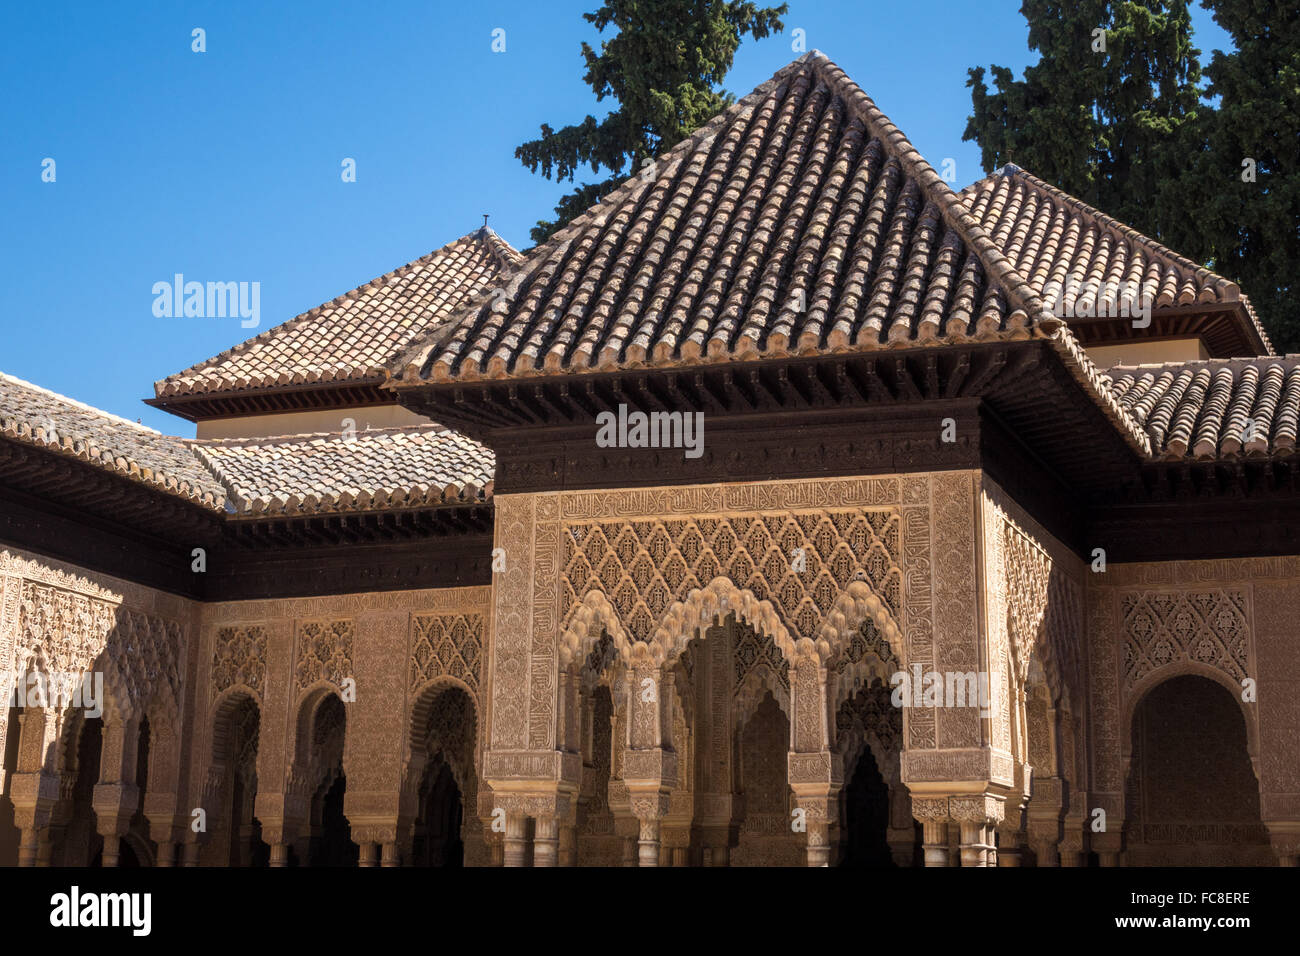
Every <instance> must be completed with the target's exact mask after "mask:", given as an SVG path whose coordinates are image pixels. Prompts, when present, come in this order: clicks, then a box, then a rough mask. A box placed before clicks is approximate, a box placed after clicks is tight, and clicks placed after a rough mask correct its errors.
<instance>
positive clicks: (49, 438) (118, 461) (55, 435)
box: [0, 372, 224, 511]
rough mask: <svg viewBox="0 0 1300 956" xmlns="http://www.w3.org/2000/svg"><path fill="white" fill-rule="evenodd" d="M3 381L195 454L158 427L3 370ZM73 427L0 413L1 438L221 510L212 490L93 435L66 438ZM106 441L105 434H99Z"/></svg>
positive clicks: (50, 420) (183, 442)
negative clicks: (144, 460) (32, 420)
mask: <svg viewBox="0 0 1300 956" xmlns="http://www.w3.org/2000/svg"><path fill="white" fill-rule="evenodd" d="M0 381H3V382H5V383H7V384H9V385H14V386H17V387H19V388H22V389H29V390H31V391H32V392H35V393H37V394H38V395H40V396H43V397H46V398H52V399H54V400H56V401H58V402H63V403H66V404H67V405H71V406H72V407H73V408H76V409H79V410H81V411H83V412H89V413H91V414H92V415H94V416H97V417H99V418H101V419H104V420H106V421H107V422H109V423H112V424H116V425H126V426H129V427H130V428H131V429H133V430H135V431H138V432H141V433H142V434H143V435H145V436H147V437H149V438H151V439H156V440H158V441H161V442H165V443H174V448H175V449H176V450H178V451H180V450H183V451H184V452H186V453H187V454H189V455H191V456H192V455H193V452H192V450H191V449H190V448H189V446H188V445H187V444H186V442H185V439H183V438H178V437H176V436H174V435H164V434H163V433H162V432H160V431H157V430H156V429H153V428H149V427H148V426H146V425H142V424H140V423H139V422H133V421H131V420H130V419H127V418H123V417H122V416H120V415H114V414H113V413H112V412H106V411H104V410H103V409H100V408H96V407H94V406H93V405H87V404H86V403H85V402H79V401H77V400H76V399H74V398H69V397H68V396H66V395H61V394H59V393H58V392H55V391H52V390H50V389H48V388H42V387H41V386H40V385H35V384H33V383H31V382H28V381H26V380H24V379H21V378H18V377H17V376H14V375H9V374H6V373H4V372H0ZM45 424H48V425H51V426H53V429H52V434H51V432H50V431H47V429H46V428H45V427H44V426H45ZM77 430H78V429H76V428H75V427H69V426H67V425H65V426H63V427H62V428H60V426H59V423H58V422H56V421H55V420H54V416H53V415H51V417H50V418H49V420H48V421H47V422H46V423H40V422H38V423H35V424H33V423H32V422H31V421H30V420H24V419H22V418H20V417H16V416H10V415H5V414H3V413H2V412H0V437H4V438H8V439H11V440H14V441H20V442H23V443H24V444H27V445H31V446H33V447H35V448H40V449H42V450H44V451H48V452H52V453H55V454H60V455H63V456H66V457H68V458H75V459H76V460H78V461H81V462H84V463H86V464H88V465H90V466H92V467H94V468H98V469H101V470H103V471H108V472H111V473H113V474H116V475H119V476H121V477H124V478H128V479H131V480H133V481H138V482H140V483H142V484H145V485H150V486H153V487H155V488H157V489H158V490H161V491H163V492H166V493H168V494H172V495H176V496H177V497H180V498H182V499H184V500H186V501H189V502H191V503H193V504H196V505H199V506H201V507H203V508H206V509H208V510H212V511H220V510H221V509H222V507H223V506H224V502H223V501H221V500H219V499H218V498H217V496H216V495H215V494H214V493H213V492H212V491H209V490H206V489H204V488H201V487H199V486H197V485H196V484H195V483H194V481H192V480H190V479H188V478H185V477H181V476H178V475H175V474H172V472H171V471H170V470H168V469H165V468H156V467H152V466H151V465H150V464H149V463H148V462H142V461H141V460H140V456H139V455H138V454H137V453H133V452H131V451H130V450H129V449H124V448H121V447H116V448H115V447H112V443H110V442H108V441H104V442H102V446H101V443H97V441H96V438H95V437H94V436H93V435H91V436H85V435H83V436H82V437H74V436H73V435H70V434H66V432H68V431H77ZM101 438H102V436H101Z"/></svg>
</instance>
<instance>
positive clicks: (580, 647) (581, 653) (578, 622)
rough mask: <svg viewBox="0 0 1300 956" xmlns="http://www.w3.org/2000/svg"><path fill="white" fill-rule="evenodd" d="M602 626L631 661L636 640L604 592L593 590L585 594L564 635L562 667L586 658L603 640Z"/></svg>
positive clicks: (562, 640) (625, 657) (621, 652)
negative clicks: (629, 636) (632, 637)
mask: <svg viewBox="0 0 1300 956" xmlns="http://www.w3.org/2000/svg"><path fill="white" fill-rule="evenodd" d="M602 628H603V629H604V631H605V632H606V633H607V634H609V636H610V637H611V638H612V639H613V641H614V647H615V648H616V649H617V650H618V653H619V655H620V656H621V657H622V658H623V659H624V660H627V659H628V658H629V656H630V655H631V653H632V642H631V640H630V639H629V638H628V636H627V632H626V631H625V630H624V629H623V622H622V621H620V620H619V617H618V611H617V610H616V609H615V608H614V605H613V604H612V603H611V602H610V600H609V596H608V595H607V594H605V592H604V591H601V590H592V591H588V592H587V594H586V595H585V596H584V597H583V599H582V603H581V604H579V605H578V607H577V609H576V610H574V612H573V616H572V617H570V618H569V624H568V626H567V627H565V629H564V633H563V634H561V635H560V670H564V669H566V668H567V667H568V666H569V665H570V664H572V663H573V662H574V661H575V660H576V661H581V660H585V659H586V657H587V655H588V654H590V653H591V649H592V648H593V647H595V645H596V642H597V641H598V640H599V639H600V633H601V629H602Z"/></svg>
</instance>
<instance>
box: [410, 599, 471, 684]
mask: <svg viewBox="0 0 1300 956" xmlns="http://www.w3.org/2000/svg"><path fill="white" fill-rule="evenodd" d="M483 631H484V619H483V615H482V614H469V613H467V614H436V615H417V616H416V617H415V619H414V633H413V635H412V644H411V680H410V688H411V689H412V690H414V689H415V688H417V687H419V686H420V685H421V684H423V683H425V682H426V681H428V680H431V679H433V678H435V677H442V676H450V677H455V678H457V679H458V680H461V681H464V682H465V684H466V685H468V686H469V687H470V689H471V690H473V691H474V693H475V695H476V696H477V694H478V690H479V669H480V667H481V666H482V662H483Z"/></svg>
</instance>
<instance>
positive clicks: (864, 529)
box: [563, 509, 902, 641]
mask: <svg viewBox="0 0 1300 956" xmlns="http://www.w3.org/2000/svg"><path fill="white" fill-rule="evenodd" d="M901 534H902V532H901V524H900V521H899V517H898V514H897V512H896V511H892V510H861V509H858V510H854V511H817V512H787V513H783V514H764V515H754V516H727V517H722V516H719V517H680V518H669V519H664V520H659V519H646V520H644V521H609V522H605V521H600V522H590V523H584V524H571V525H567V526H566V527H565V529H564V575H563V580H564V600H565V617H566V619H567V618H568V616H569V615H570V614H571V613H572V611H573V608H574V607H575V606H576V605H577V604H578V603H579V602H580V601H581V600H582V598H583V597H584V596H585V595H586V594H587V593H588V592H589V591H592V590H601V591H604V592H605V593H606V594H607V595H608V596H609V598H610V601H611V602H612V603H613V605H614V607H615V608H616V609H617V611H618V614H619V618H620V619H621V620H622V622H623V624H624V627H626V629H627V631H628V634H629V636H630V637H631V638H632V639H634V640H637V641H649V640H650V639H651V636H652V635H653V634H654V631H655V628H656V627H658V625H659V623H660V621H661V620H662V618H663V615H664V612H665V611H666V610H667V609H668V608H669V607H670V606H671V605H672V604H673V603H674V602H676V601H684V600H685V599H686V597H687V595H689V594H690V592H691V591H692V590H695V589H697V588H702V587H704V586H705V585H707V584H708V583H709V582H710V581H712V580H713V579H714V578H716V577H719V576H722V577H726V578H728V579H729V580H731V581H732V582H734V583H735V584H736V585H737V586H738V587H741V588H745V589H748V590H749V591H750V592H752V593H753V594H754V596H755V597H756V598H758V599H759V600H768V601H771V602H772V604H773V605H774V606H775V607H776V608H777V610H778V612H779V613H780V614H781V616H782V618H783V620H784V621H785V623H786V626H787V627H789V628H790V630H791V631H792V632H795V633H797V634H798V635H799V636H801V637H815V635H816V634H817V630H818V627H819V626H820V625H821V623H822V620H823V618H824V617H825V615H826V614H827V612H828V611H829V610H830V609H831V607H832V606H833V605H834V603H835V601H836V599H837V598H838V597H839V596H840V594H841V593H842V592H843V590H844V588H845V587H847V586H848V585H849V584H850V583H851V582H852V581H855V580H856V581H862V582H863V583H865V584H868V585H869V586H870V587H871V588H872V590H873V591H874V592H875V593H876V594H877V595H878V596H879V597H880V600H881V601H882V603H883V604H884V605H885V606H886V608H887V609H888V610H889V612H890V614H891V615H893V616H894V618H895V619H898V618H899V609H900V604H901V601H902V574H901V571H900V570H899V563H900V562H899V554H900V550H901ZM799 559H802V560H799ZM796 567H799V568H800V570H796Z"/></svg>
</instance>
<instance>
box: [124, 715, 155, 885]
mask: <svg viewBox="0 0 1300 956" xmlns="http://www.w3.org/2000/svg"><path fill="white" fill-rule="evenodd" d="M150 741H151V734H150V728H149V718H148V717H141V718H140V730H139V733H138V734H137V736H136V752H135V753H136V756H135V787H136V794H137V796H136V804H135V812H134V813H132V814H131V821H130V824H129V825H128V829H129V831H130V833H129V834H128V837H129V839H128V838H127V837H124V838H122V839H121V840H120V841H119V847H118V855H117V865H118V866H144V865H145V863H146V861H147V859H148V857H145V858H144V859H141V855H142V853H147V852H148V849H149V843H150V840H149V820H148V818H147V817H146V816H145V815H144V798H145V795H146V793H147V792H148V790H149V745H150Z"/></svg>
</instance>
